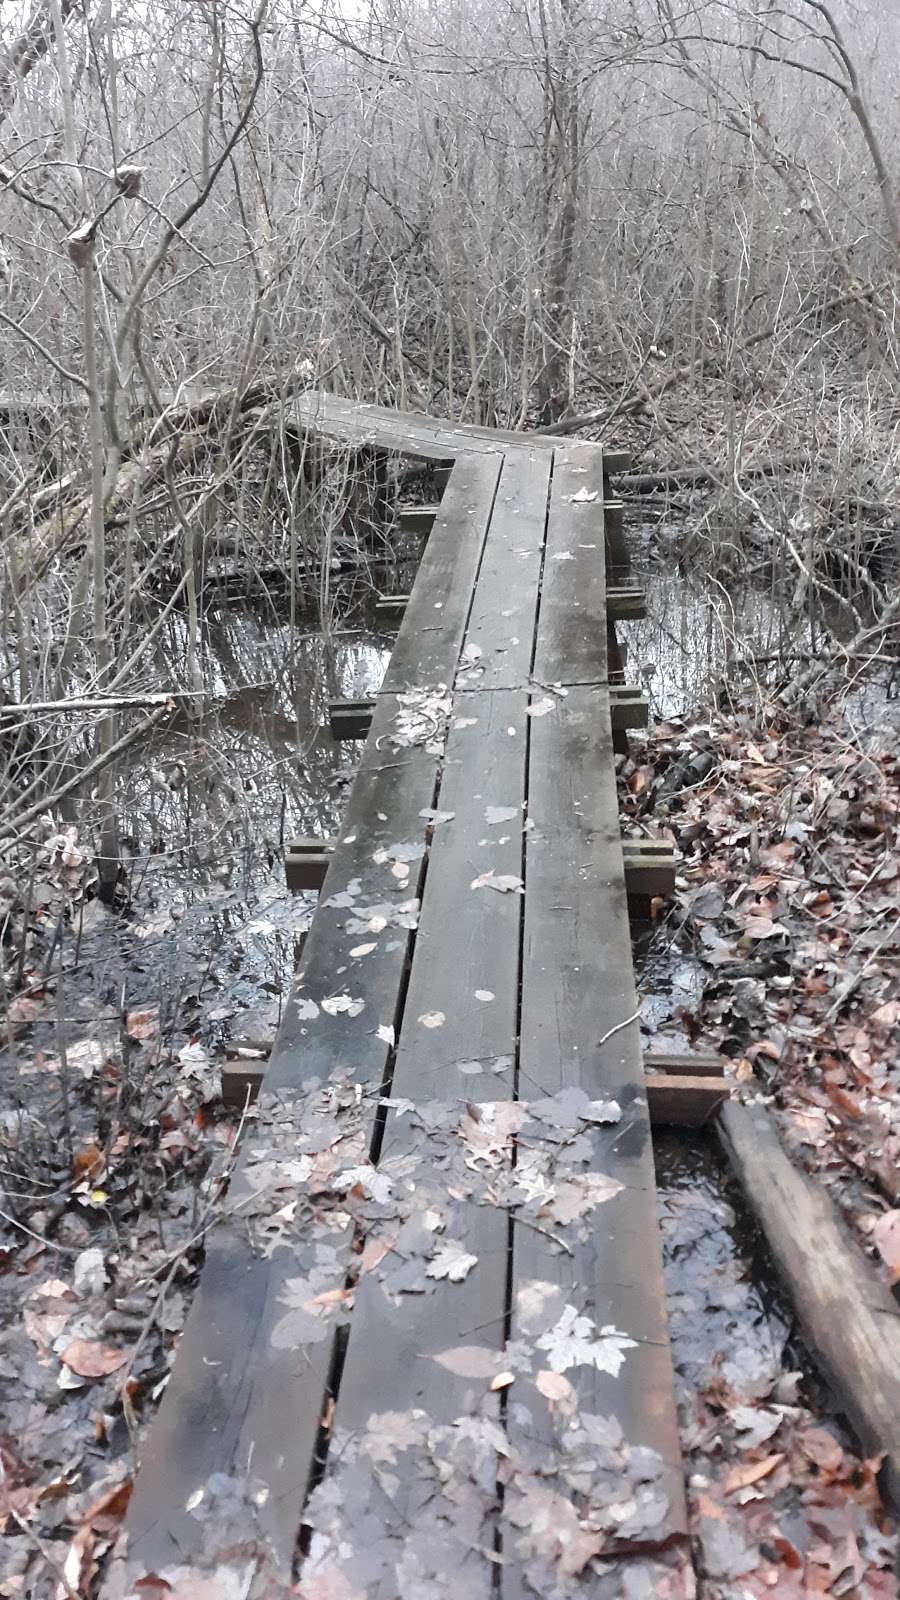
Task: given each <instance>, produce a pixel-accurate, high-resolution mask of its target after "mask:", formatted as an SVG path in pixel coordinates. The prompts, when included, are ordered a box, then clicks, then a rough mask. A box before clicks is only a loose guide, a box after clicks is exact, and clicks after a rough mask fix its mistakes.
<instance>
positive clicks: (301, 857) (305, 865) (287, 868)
mask: <svg viewBox="0 0 900 1600" xmlns="http://www.w3.org/2000/svg"><path fill="white" fill-rule="evenodd" d="M333 853H334V841H333V840H331V839H312V838H308V839H288V841H287V843H286V844H285V847H284V875H285V878H286V880H287V886H288V888H289V889H290V890H292V892H293V893H294V894H299V893H301V892H302V891H303V890H305V889H316V890H318V889H321V887H322V884H323V883H324V882H325V874H326V872H327V871H328V868H329V866H330V864H331V857H332V855H333Z"/></svg>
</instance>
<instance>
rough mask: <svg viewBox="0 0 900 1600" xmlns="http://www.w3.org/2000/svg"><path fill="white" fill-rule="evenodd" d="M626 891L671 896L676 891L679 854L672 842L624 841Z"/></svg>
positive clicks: (649, 895) (637, 893)
mask: <svg viewBox="0 0 900 1600" xmlns="http://www.w3.org/2000/svg"><path fill="white" fill-rule="evenodd" d="M622 860H623V862H624V865H625V888H626V890H627V891H628V897H629V899H631V898H633V897H634V896H637V895H647V896H648V897H650V898H652V897H653V896H654V895H671V894H672V893H673V891H674V888H675V852H674V849H673V846H672V844H671V841H670V840H668V839H623V840H622Z"/></svg>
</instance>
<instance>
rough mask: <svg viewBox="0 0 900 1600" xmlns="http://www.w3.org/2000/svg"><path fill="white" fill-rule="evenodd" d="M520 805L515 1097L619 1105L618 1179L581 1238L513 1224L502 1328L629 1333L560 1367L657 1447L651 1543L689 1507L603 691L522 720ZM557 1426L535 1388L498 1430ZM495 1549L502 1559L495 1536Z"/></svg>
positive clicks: (614, 1147)
mask: <svg viewBox="0 0 900 1600" xmlns="http://www.w3.org/2000/svg"><path fill="white" fill-rule="evenodd" d="M528 814H529V821H530V822H531V823H532V824H533V827H532V828H531V829H530V831H529V832H528V833H527V834H526V856H525V861H526V866H525V881H526V897H525V929H524V947H523V969H522V1014H521V1047H520V1064H519V1094H520V1096H522V1097H526V1096H533V1095H537V1094H545V1095H553V1094H555V1093H557V1092H558V1091H560V1090H565V1089H569V1090H583V1091H584V1092H585V1094H586V1095H587V1097H588V1098H589V1100H591V1101H596V1100H604V1101H605V1100H608V1099H609V1100H614V1101H615V1102H617V1104H618V1106H619V1107H620V1108H621V1118H620V1120H618V1121H615V1122H612V1123H611V1124H609V1125H608V1126H600V1127H599V1128H595V1129H594V1130H593V1132H592V1138H593V1141H594V1143H595V1145H596V1146H598V1147H599V1152H600V1155H601V1157H602V1165H601V1166H600V1171H601V1172H605V1173H606V1174H607V1175H608V1176H609V1177H611V1178H613V1179H615V1180H617V1181H618V1182H620V1183H621V1184H622V1185H623V1187H622V1188H621V1189H620V1190H618V1191H617V1192H616V1193H615V1194H613V1196H612V1198H610V1199H608V1200H607V1201H606V1202H605V1203H604V1204H603V1205H602V1207H601V1208H600V1212H599V1215H598V1219H597V1221H596V1223H595V1225H594V1226H593V1227H592V1229H591V1230H590V1232H589V1233H588V1235H587V1237H586V1238H582V1239H575V1240H572V1239H571V1237H569V1238H568V1240H567V1243H568V1251H570V1252H571V1253H568V1252H567V1251H566V1250H562V1249H559V1248H557V1247H556V1246H555V1245H554V1242H553V1237H552V1235H553V1232H554V1231H555V1230H554V1229H553V1227H552V1225H551V1226H549V1227H548V1228H547V1234H549V1237H548V1236H542V1235H541V1234H538V1233H536V1232H534V1231H533V1230H531V1229H529V1228H527V1227H520V1226H519V1224H518V1223H515V1224H514V1227H513V1297H512V1309H511V1337H512V1338H513V1339H516V1338H517V1337H520V1336H522V1335H523V1334H530V1335H531V1337H533V1336H534V1331H535V1326H536V1325H537V1326H540V1325H541V1324H540V1319H541V1315H542V1313H540V1311H539V1310H536V1309H535V1308H536V1307H539V1306H540V1304H541V1303H542V1302H543V1303H545V1304H547V1305H549V1307H550V1310H549V1315H550V1317H551V1319H552V1318H554V1317H557V1316H559V1315H560V1308H564V1307H565V1306H570V1307H573V1308H575V1311H577V1312H578V1314H579V1315H582V1316H585V1317H587V1318H588V1319H589V1322H590V1326H591V1327H592V1328H593V1329H595V1330H597V1331H598V1334H599V1330H600V1329H602V1328H610V1327H612V1328H615V1329H616V1330H619V1331H620V1332H621V1333H622V1334H624V1335H626V1336H628V1337H629V1338H631V1339H633V1340H634V1341H636V1342H635V1345H634V1346H633V1347H631V1346H628V1347H627V1348H626V1349H625V1351H624V1357H625V1359H624V1362H623V1365H622V1368H621V1371H619V1372H618V1374H617V1375H616V1376H613V1375H612V1373H611V1372H606V1371H600V1370H598V1369H597V1368H596V1367H594V1366H588V1365H577V1366H573V1367H571V1368H570V1369H569V1370H567V1371H566V1373H565V1376H566V1378H567V1379H568V1380H569V1381H570V1382H571V1384H572V1385H573V1387H574V1390H575V1392H576V1396H577V1401H578V1404H579V1405H580V1406H581V1408H582V1409H583V1410H584V1411H587V1412H590V1413H593V1414H597V1415H599V1416H602V1417H606V1418H609V1417H612V1418H614V1419H616V1420H617V1421H618V1423H619V1424H620V1425H621V1427H622V1429H623V1432H624V1437H625V1439H626V1440H627V1441H628V1442H629V1443H630V1444H631V1445H639V1446H646V1447H648V1448H649V1449H651V1450H653V1451H655V1452H656V1453H657V1455H658V1457H659V1466H660V1470H661V1475H662V1476H661V1482H662V1484H663V1485H664V1489H665V1495H666V1506H665V1509H664V1511H663V1514H662V1515H661V1516H660V1517H659V1519H658V1521H656V1522H654V1523H652V1524H651V1525H648V1526H647V1527H646V1528H645V1529H644V1530H643V1531H636V1532H635V1534H634V1536H633V1542H634V1543H636V1544H647V1545H648V1546H652V1545H655V1544H658V1543H660V1542H662V1541H663V1540H664V1539H665V1538H666V1537H667V1536H670V1535H672V1536H674V1535H678V1536H682V1535H684V1534H685V1533H686V1512H685V1504H684V1488H683V1479H682V1471H681V1461H680V1450H679V1443H678V1427H677V1421H676V1413H675V1399H674V1390H673V1374H672V1362H671V1354H670V1350H669V1343H668V1333H667V1324H666V1306H665V1291H664V1287H663V1280H662V1263H661V1252H660V1244H659V1236H658V1231H657V1223H656V1205H655V1181H654V1173H653V1157H652V1147H651V1140H650V1124H649V1116H648V1112H647V1106H646V1099H645V1095H644V1075H643V1066H642V1061H641V1051H640V1038H639V1030H638V1023H637V1016H636V1013H637V1000H636V996H635V989H634V975H633V970H632V963H631V944H630V937H629V929H628V915H627V907H626V896H625V882H624V873H623V868H622V852H621V842H620V839H619V820H618V810H617V802H616V793H615V777H614V772H613V761H612V741H611V730H610V721H609V703H608V696H607V691H606V690H605V689H604V688H603V687H602V686H600V687H594V688H572V689H571V690H570V692H569V694H568V696H567V697H566V698H565V699H564V700H561V701H560V702H559V703H558V705H557V706H556V707H555V708H554V710H553V711H551V712H550V713H548V714H547V715H546V716H542V717H540V718H533V719H532V728H531V743H530V754H529V774H528ZM622 1024H625V1026H622ZM612 1030H615V1031H612ZM535 1285H539V1286H552V1292H551V1290H549V1289H548V1288H547V1287H540V1288H537V1289H536V1288H535V1287H534V1286H535ZM548 1296H550V1298H549V1300H548ZM562 1314H563V1316H564V1315H565V1312H564V1311H563V1313H562ZM535 1319H537V1324H536V1321H535ZM545 1331H546V1330H545ZM612 1364H614V1363H612ZM557 1425H558V1419H555V1418H554V1415H553V1413H552V1410H551V1407H550V1406H549V1405H548V1404H547V1403H546V1402H545V1401H544V1400H543V1398H542V1396H541V1395H540V1394H537V1393H535V1392H529V1394H528V1403H527V1407H526V1408H525V1415H524V1416H523V1417H521V1418H520V1415H519V1412H518V1410H517V1408H516V1407H515V1406H511V1408H510V1412H509V1417H508V1429H509V1433H510V1437H511V1440H512V1442H513V1444H514V1445H515V1446H517V1447H519V1448H522V1449H530V1448H536V1444H535V1441H540V1443H541V1444H543V1445H544V1447H545V1448H546V1449H552V1448H553V1441H554V1437H555V1428H556V1426H557ZM504 1559H505V1561H506V1562H507V1563H510V1561H511V1551H510V1547H509V1542H508V1541H506V1540H505V1541H504ZM502 1592H503V1597H504V1600H512V1597H513V1596H515V1597H519V1596H524V1595H526V1594H530V1593H531V1592H532V1591H531V1589H530V1588H529V1586H528V1584H527V1582H526V1581H525V1579H524V1577H523V1575H522V1573H521V1572H520V1571H518V1570H517V1569H516V1568H515V1567H514V1566H510V1565H507V1566H505V1567H504V1569H503V1575H502Z"/></svg>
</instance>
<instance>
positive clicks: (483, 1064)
mask: <svg viewBox="0 0 900 1600" xmlns="http://www.w3.org/2000/svg"><path fill="white" fill-rule="evenodd" d="M465 700H466V705H465V712H466V715H465V716H464V717H462V718H460V719H458V721H457V725H456V726H455V727H453V728H452V729H451V733H450V737H449V740H448V745H447V761H446V768H445V773H444V779H443V783H442V786H441V791H440V795H439V799H438V806H439V809H440V813H441V814H445V813H451V815H450V816H449V817H448V818H447V820H446V821H444V820H442V821H439V822H438V823H437V824H436V826H435V833H434V841H433V844H432V846H431V851H430V854H429V861H428V870H427V875H426V879H425V890H424V896H423V903H422V913H421V917H420V921H419V929H418V933H417V936H416V944H415V951H414V959H413V964H412V970H411V974H410V980H409V988H408V990H407V994H406V1000H405V1005H404V1012H403V1022H402V1025H401V1030H400V1036H399V1041H398V1047H397V1056H396V1062H395V1065H394V1071H393V1077H392V1082H391V1091H390V1098H391V1101H392V1102H393V1103H394V1104H395V1106H396V1109H389V1110H388V1112H387V1120H386V1124H385V1131H384V1140H383V1144H382V1147H381V1152H380V1157H379V1172H380V1173H381V1174H382V1175H383V1178H384V1180H385V1181H386V1182H387V1181H392V1182H393V1185H394V1191H395V1192H398V1191H402V1190H403V1189H404V1187H405V1188H406V1189H407V1190H408V1191H411V1190H412V1189H413V1187H414V1189H415V1193H416V1195H417V1196H418V1197H419V1199H418V1202H417V1211H418V1212H426V1211H427V1212H428V1213H430V1214H431V1215H433V1216H434V1217H437V1216H438V1215H440V1217H441V1224H440V1227H439V1228H434V1229H433V1230H432V1231H426V1230H424V1229H422V1228H420V1231H419V1232H418V1236H416V1232H415V1229H414V1226H413V1225H411V1224H409V1223H408V1224H407V1225H406V1226H405V1228H404V1229H403V1232H402V1233H400V1234H399V1237H397V1238H396V1239H395V1240H394V1243H393V1248H392V1251H391V1253H390V1254H389V1255H388V1256H387V1257H386V1259H385V1261H384V1263H383V1264H382V1266H381V1267H380V1268H379V1269H377V1270H375V1271H372V1272H369V1273H367V1274H366V1275H365V1276H364V1277H363V1278H362V1280H361V1282H360V1285H359V1288H358V1290H357V1294H356V1305H355V1309H354V1314H353V1318H352V1322H351V1326H350V1334H349V1342H348V1346H347V1352H346V1356H345V1359H344V1364H343V1369H342V1374H341V1382H340V1389H339V1392H338V1396H337V1402H336V1408H335V1415H334V1424H333V1431H334V1443H333V1447H332V1448H333V1460H332V1464H331V1469H330V1470H331V1474H332V1475H333V1478H334V1485H335V1488H334V1492H333V1493H332V1492H331V1491H330V1489H329V1482H328V1479H326V1485H325V1496H326V1500H327V1502H329V1503H330V1502H332V1501H334V1500H335V1499H336V1498H338V1499H339V1500H340V1504H341V1511H340V1517H339V1521H338V1524H337V1525H336V1526H335V1525H334V1524H332V1525H331V1541H332V1544H333V1546H334V1552H333V1560H334V1563H335V1565H336V1566H338V1568H339V1570H340V1572H341V1574H342V1576H343V1577H344V1579H345V1581H347V1580H349V1579H351V1578H359V1577H360V1575H361V1573H362V1570H363V1568H364V1567H365V1569H366V1570H367V1571H369V1572H371V1570H372V1568H371V1560H372V1551H371V1546H372V1544H373V1542H374V1543H376V1544H377V1545H378V1547H379V1553H380V1558H381V1559H382V1560H383V1563H384V1570H383V1572H381V1574H380V1576H378V1574H377V1569H376V1577H377V1581H372V1582H371V1587H368V1588H367V1589H366V1593H367V1594H368V1595H370V1597H371V1600H376V1596H378V1597H381V1600H396V1597H397V1596H398V1595H400V1594H402V1593H404V1592H405V1589H404V1584H403V1582H402V1576H401V1574H402V1570H403V1568H404V1566H405V1567H406V1569H407V1570H409V1563H410V1561H411V1560H412V1559H413V1552H415V1551H416V1550H417V1541H423V1540H424V1539H425V1529H426V1528H428V1527H429V1516H430V1514H431V1513H432V1512H433V1509H434V1508H433V1501H434V1499H435V1495H436V1494H437V1493H439V1485H438V1484H437V1483H436V1482H435V1469H434V1463H433V1461H432V1460H431V1459H430V1458H429V1456H428V1453H427V1451H425V1450H424V1449H405V1450H403V1451H401V1452H399V1453H398V1455H397V1459H396V1460H395V1461H392V1463H391V1466H390V1482H391V1487H390V1494H389V1495H388V1494H386V1493H385V1492H384V1489H383V1488H382V1487H381V1486H380V1485H379V1483H378V1482H377V1478H375V1477H373V1476H372V1475H370V1474H369V1473H363V1472H361V1471H360V1470H359V1469H358V1468H357V1469H355V1471H354V1473H353V1474H347V1473H346V1469H345V1457H346V1448H347V1443H348V1441H354V1440H358V1439H360V1438H365V1437H366V1436H367V1435H369V1436H374V1435H377V1432H378V1429H379V1426H380V1424H379V1417H380V1414H383V1413H387V1414H389V1416H390V1417H391V1418H392V1419H393V1421H392V1425H393V1426H395V1427H396V1426H398V1425H400V1426H402V1428H403V1431H404V1432H405V1430H406V1428H407V1427H408V1426H409V1425H410V1421H411V1419H412V1418H413V1417H414V1416H415V1414H416V1413H422V1412H423V1413H424V1414H425V1416H426V1418H427V1419H428V1425H429V1428H433V1427H439V1426H441V1425H448V1424H457V1425H459V1424H461V1423H465V1421H466V1419H467V1418H468V1417H470V1416H471V1413H472V1406H473V1400H472V1396H473V1381H472V1376H471V1374H462V1373H455V1372H453V1371H450V1370H448V1369H447V1367H445V1366H443V1365H441V1364H440V1363H439V1362H438V1361H437V1360H435V1359H434V1358H435V1357H437V1356H439V1355H440V1354H441V1353H442V1352H444V1351H447V1350H453V1349H454V1348H457V1347H459V1346H469V1345H472V1344H473V1343H475V1344H476V1345H477V1346H478V1347H479V1349H480V1350H481V1351H483V1352H485V1353H487V1352H489V1351H494V1352H495V1353H496V1356H497V1362H496V1370H497V1371H499V1370H500V1369H501V1366H502V1362H501V1360H500V1353H501V1352H502V1350H503V1345H504V1339H505V1333H506V1289H507V1281H506V1262H507V1247H508V1216H507V1212H506V1211H505V1210H504V1209H502V1208H500V1207H494V1206H489V1205H478V1204H473V1203H471V1202H468V1201H466V1200H464V1199H456V1200H453V1199H451V1198H450V1197H449V1195H448V1185H449V1188H450V1189H451V1190H452V1189H453V1188H454V1184H453V1182H452V1180H450V1179H448V1178H447V1176H446V1175H445V1174H444V1173H442V1172H441V1170H440V1167H439V1165H436V1164H435V1161H434V1152H433V1151H431V1150H430V1147H429V1139H428V1136H427V1133H426V1131H425V1130H424V1129H423V1126H422V1125H421V1124H419V1123H418V1122H417V1121H416V1118H415V1115H414V1113H412V1112H411V1111H410V1110H409V1109H407V1108H408V1107H409V1105H410V1103H412V1104H413V1105H415V1106H421V1107H423V1108H427V1112H428V1119H429V1120H428V1124H426V1126H428V1125H430V1123H431V1122H432V1121H434V1120H435V1119H436V1117H437V1115H438V1113H437V1112H436V1110H435V1103H436V1102H440V1103H441V1104H442V1105H443V1106H444V1107H446V1110H447V1113H448V1115H447V1117H446V1118H445V1119H444V1120H445V1123H446V1125H447V1127H455V1125H457V1124H458V1123H459V1122H460V1120H461V1119H462V1118H464V1117H465V1116H466V1115H467V1112H466V1106H467V1105H468V1106H469V1107H472V1106H473V1105H479V1104H484V1103H489V1104H496V1103H499V1102H504V1101H510V1100H511V1099H512V1097H513V1093H514V1072H513V1067H514V1060H515V1049H516V1030H517V1009H518V984H519V922H520V916H521V896H520V895H519V894H517V893H514V892H510V893H501V892H498V891H496V890H492V889H490V888H488V887H484V888H472V883H473V881H474V880H476V879H478V878H479V877H480V875H481V874H483V873H484V872H485V871H487V870H491V871H493V872H494V873H495V874H508V875H511V876H512V875H518V874H519V873H520V871H521V859H522V826H523V820H524V813H523V805H524V800H525V756H526V742H527V720H526V716H525V708H526V704H527V697H526V695H525V694H524V693H523V692H520V691H519V692H505V691H504V692H497V693H491V692H485V693H480V694H473V695H468V696H466V697H465ZM511 729H515V733H514V734H513V735H512V736H511V732H510V730H511ZM494 808H499V810H500V811H503V812H507V811H509V812H511V815H510V816H509V817H508V818H504V820H502V821H497V820H491V819H492V818H496V815H497V812H496V811H495V809H494ZM479 1068H480V1070H478V1069H479ZM473 1069H474V1070H473ZM509 1156H510V1160H511V1148H510V1153H509ZM395 1231H396V1230H395ZM456 1244H458V1245H460V1246H461V1247H464V1250H465V1252H466V1254H467V1255H468V1256H471V1257H473V1258H475V1259H474V1262H473V1263H472V1265H471V1266H470V1267H469V1270H468V1271H467V1272H466V1274H465V1277H464V1280H463V1281H459V1282H454V1281H452V1279H450V1278H444V1279H437V1278H435V1277H433V1276H432V1277H429V1276H427V1275H426V1264H427V1263H428V1262H429V1256H430V1258H431V1263H434V1261H435V1258H439V1257H440V1254H441V1252H442V1251H446V1250H448V1249H450V1248H452V1247H453V1246H454V1245H456ZM401 1285H402V1286H403V1288H400V1287H399V1286H401ZM404 1290H405V1292H404ZM474 1390H475V1392H478V1391H480V1392H481V1393H482V1394H483V1395H484V1396H485V1397H486V1399H485V1402H484V1404H483V1405H482V1407H481V1408H480V1411H479V1414H480V1415H483V1416H484V1415H486V1416H489V1417H495V1418H496V1417H497V1416H498V1415H499V1405H500V1401H499V1396H497V1395H491V1394H490V1392H489V1387H488V1381H487V1378H482V1380H481V1382H480V1383H476V1384H475V1385H474ZM404 1419H405V1420H404ZM495 1478H496V1467H495V1470H494V1474H493V1477H492V1480H491V1485H490V1494H489V1495H488V1496H487V1497H486V1499H485V1501H484V1502H483V1503H482V1507H481V1522H482V1523H483V1526H482V1531H481V1537H480V1538H479V1539H474V1540H473V1541H472V1545H473V1546H474V1547H469V1546H468V1545H467V1544H466V1543H460V1541H459V1539H451V1540H450V1543H449V1546H448V1549H449V1550H451V1551H452V1552H453V1554H452V1557H451V1556H450V1555H449V1554H448V1549H443V1550H442V1551H441V1553H440V1554H439V1555H438V1554H437V1553H436V1552H434V1551H432V1552H431V1559H432V1560H435V1561H436V1562H438V1564H439V1566H440V1567H442V1569H443V1576H444V1586H443V1588H442V1590H441V1592H446V1593H450V1592H453V1593H454V1594H457V1593H458V1594H460V1595H462V1594H465V1595H466V1596H467V1597H468V1596H471V1597H474V1596H477V1595H482V1596H484V1600H488V1597H489V1596H490V1595H491V1594H492V1592H493V1585H494V1567H493V1564H492V1562H491V1561H490V1560H489V1559H488V1554H489V1553H490V1551H491V1546H492V1534H491V1531H490V1525H491V1523H492V1521H493V1517H494V1514H495V1510H496V1503H495V1495H494V1481H495ZM448 1508H449V1502H448ZM373 1516H374V1519H375V1520H374V1522H373V1520H372V1519H373ZM311 1521H312V1524H313V1527H314V1528H317V1529H319V1531H321V1529H320V1522H319V1518H318V1517H317V1511H316V1502H315V1501H314V1502H313V1507H312V1515H311ZM469 1532H471V1528H469ZM485 1546H486V1548H484V1547H485ZM338 1547H340V1551H341V1555H340V1560H339V1561H338ZM480 1547H481V1548H480ZM323 1559H324V1558H321V1557H320V1566H319V1567H317V1572H318V1575H319V1576H320V1578H321V1576H322V1572H321V1562H322V1560H323ZM416 1559H418V1560H421V1559H423V1556H422V1553H421V1552H419V1554H418V1555H417V1557H416ZM366 1563H369V1565H368V1566H366ZM457 1566H458V1567H459V1569H460V1570H459V1571H457ZM326 1570H327V1567H326ZM424 1578H425V1575H424V1574H423V1581H424Z"/></svg>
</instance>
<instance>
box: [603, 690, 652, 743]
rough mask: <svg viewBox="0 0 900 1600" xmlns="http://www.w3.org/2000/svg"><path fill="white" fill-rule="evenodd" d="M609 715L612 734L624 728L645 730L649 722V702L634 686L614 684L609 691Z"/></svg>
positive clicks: (620, 731) (622, 730) (621, 731)
mask: <svg viewBox="0 0 900 1600" xmlns="http://www.w3.org/2000/svg"><path fill="white" fill-rule="evenodd" d="M609 713H610V717H611V719H612V727H613V733H623V732H624V731H625V729H626V728H646V726H647V724H648V722H649V721H650V702H649V700H648V699H647V696H646V695H645V694H642V693H641V691H640V689H638V688H636V687H635V686H634V684H630V683H623V684H614V685H612V687H611V688H610V691H609Z"/></svg>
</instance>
